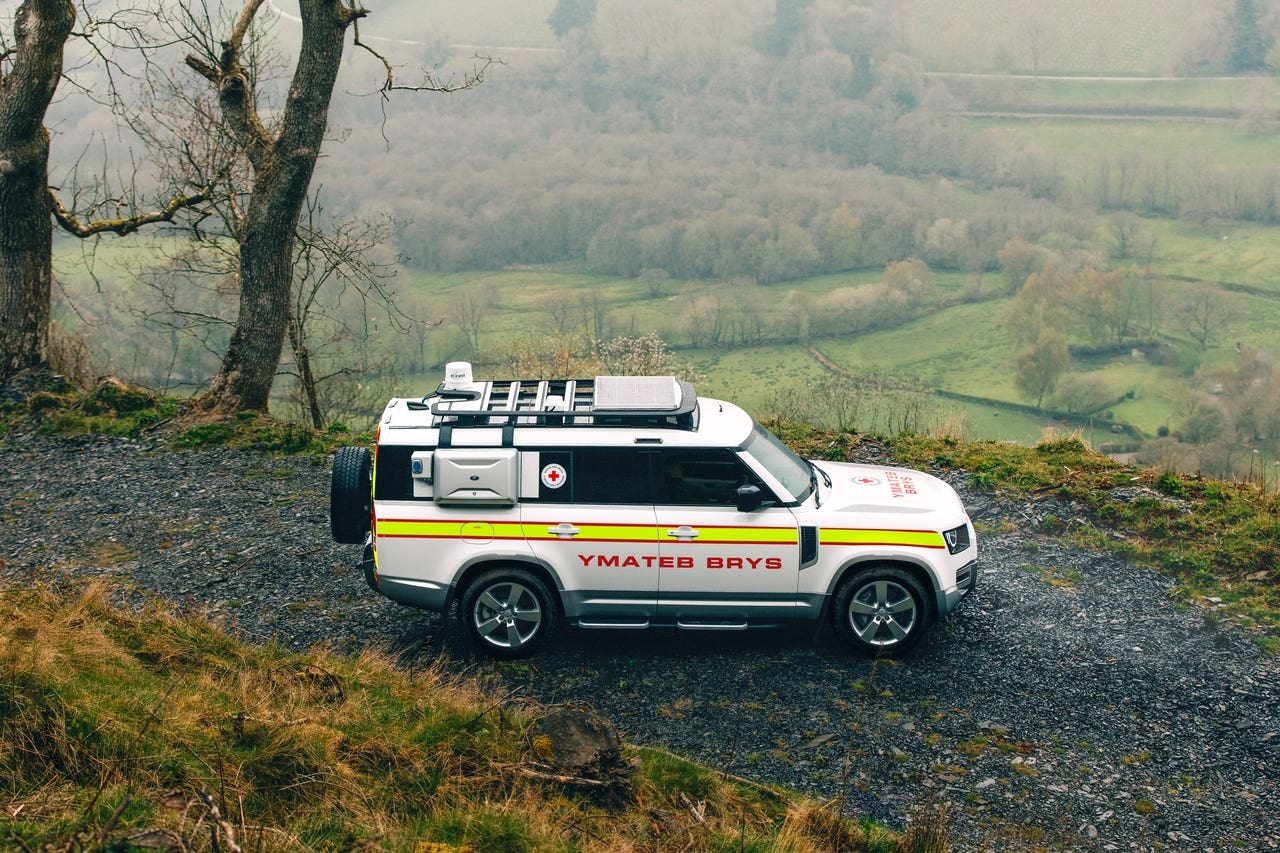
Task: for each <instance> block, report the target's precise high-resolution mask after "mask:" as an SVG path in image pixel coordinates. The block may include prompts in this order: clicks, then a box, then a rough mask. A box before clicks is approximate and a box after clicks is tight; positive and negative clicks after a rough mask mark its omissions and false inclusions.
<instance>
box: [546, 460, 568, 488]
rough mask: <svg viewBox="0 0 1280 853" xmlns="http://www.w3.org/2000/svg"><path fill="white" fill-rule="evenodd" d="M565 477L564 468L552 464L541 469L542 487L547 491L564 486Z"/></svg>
mask: <svg viewBox="0 0 1280 853" xmlns="http://www.w3.org/2000/svg"><path fill="white" fill-rule="evenodd" d="M566 476H567V475H566V474H565V470H564V466H563V465H560V464H557V463H555V462H552V463H551V464H550V465H546V466H544V467H543V469H542V485H544V486H546V487H547V488H548V489H558V488H560V487H561V486H563V485H564V481H565V477H566Z"/></svg>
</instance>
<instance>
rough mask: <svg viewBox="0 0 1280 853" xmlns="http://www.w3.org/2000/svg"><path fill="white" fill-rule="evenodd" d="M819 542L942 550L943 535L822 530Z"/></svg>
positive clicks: (893, 531)
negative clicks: (905, 546)
mask: <svg viewBox="0 0 1280 853" xmlns="http://www.w3.org/2000/svg"><path fill="white" fill-rule="evenodd" d="M818 541H819V542H821V543H822V544H823V545H907V546H912V547H916V548H942V547H944V546H943V543H942V534H941V533H935V532H933V531H931V530H854V529H849V528H834V529H833V528H829V527H824V528H822V530H821V532H820V533H819V534H818Z"/></svg>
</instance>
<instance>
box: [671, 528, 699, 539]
mask: <svg viewBox="0 0 1280 853" xmlns="http://www.w3.org/2000/svg"><path fill="white" fill-rule="evenodd" d="M667 535H668V536H670V537H672V538H675V539H679V540H681V541H686V540H690V539H697V538H698V531H697V530H694V529H693V528H692V527H690V526H689V525H687V524H682V525H680V526H679V527H677V528H676V529H675V530H668V531H667Z"/></svg>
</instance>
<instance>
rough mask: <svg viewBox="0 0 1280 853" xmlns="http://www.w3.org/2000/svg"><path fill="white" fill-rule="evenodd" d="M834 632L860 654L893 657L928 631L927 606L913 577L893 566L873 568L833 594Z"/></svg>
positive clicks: (860, 573)
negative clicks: (834, 596) (834, 595)
mask: <svg viewBox="0 0 1280 853" xmlns="http://www.w3.org/2000/svg"><path fill="white" fill-rule="evenodd" d="M833 618H834V622H835V629H836V633H838V634H839V635H840V638H841V639H842V640H844V641H845V642H846V643H848V644H849V645H850V646H851V647H853V648H854V649H856V650H857V651H859V652H862V653H863V654H871V655H894V654H898V653H900V652H905V651H907V650H908V649H911V648H913V647H914V646H915V645H916V644H917V643H919V642H920V640H921V638H922V637H923V636H924V634H925V632H926V631H927V630H928V628H929V622H930V618H931V617H930V612H929V603H928V600H927V599H926V598H925V593H924V590H923V589H922V588H921V586H920V582H919V581H917V580H916V579H915V577H914V576H913V575H912V574H911V573H910V572H907V571H905V570H903V569H900V568H897V567H896V566H875V567H872V568H869V569H864V570H862V571H859V572H858V573H857V574H855V575H853V576H852V577H850V578H849V579H848V580H846V581H845V582H844V583H843V584H841V586H840V589H839V590H838V591H837V592H836V598H835V605H834V607H833Z"/></svg>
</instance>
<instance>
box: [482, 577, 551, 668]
mask: <svg viewBox="0 0 1280 853" xmlns="http://www.w3.org/2000/svg"><path fill="white" fill-rule="evenodd" d="M458 615H459V616H460V617H461V619H462V624H463V627H464V628H465V629H466V631H467V633H468V635H470V637H471V639H472V640H473V641H474V642H475V643H476V645H478V646H479V647H480V648H482V649H484V651H485V652H486V653H488V654H489V655H492V656H493V657H497V658H519V657H524V656H526V655H531V654H533V653H534V652H535V651H537V650H538V648H539V647H540V646H541V645H542V644H543V643H545V642H546V640H547V638H548V637H549V636H550V635H551V633H552V632H553V631H554V630H555V627H556V606H555V600H554V599H553V598H552V597H551V592H550V590H548V589H547V585H546V584H545V583H543V582H542V580H541V579H540V578H539V577H538V576H537V575H535V574H533V573H532V572H529V571H526V570H525V569H518V568H514V567H512V568H502V569H492V570H490V571H487V572H485V573H484V574H482V575H480V577H478V578H476V579H475V581H473V582H472V583H471V585H470V586H468V587H467V591H466V593H465V594H464V595H463V597H462V609H461V611H460V612H459V614H458Z"/></svg>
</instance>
